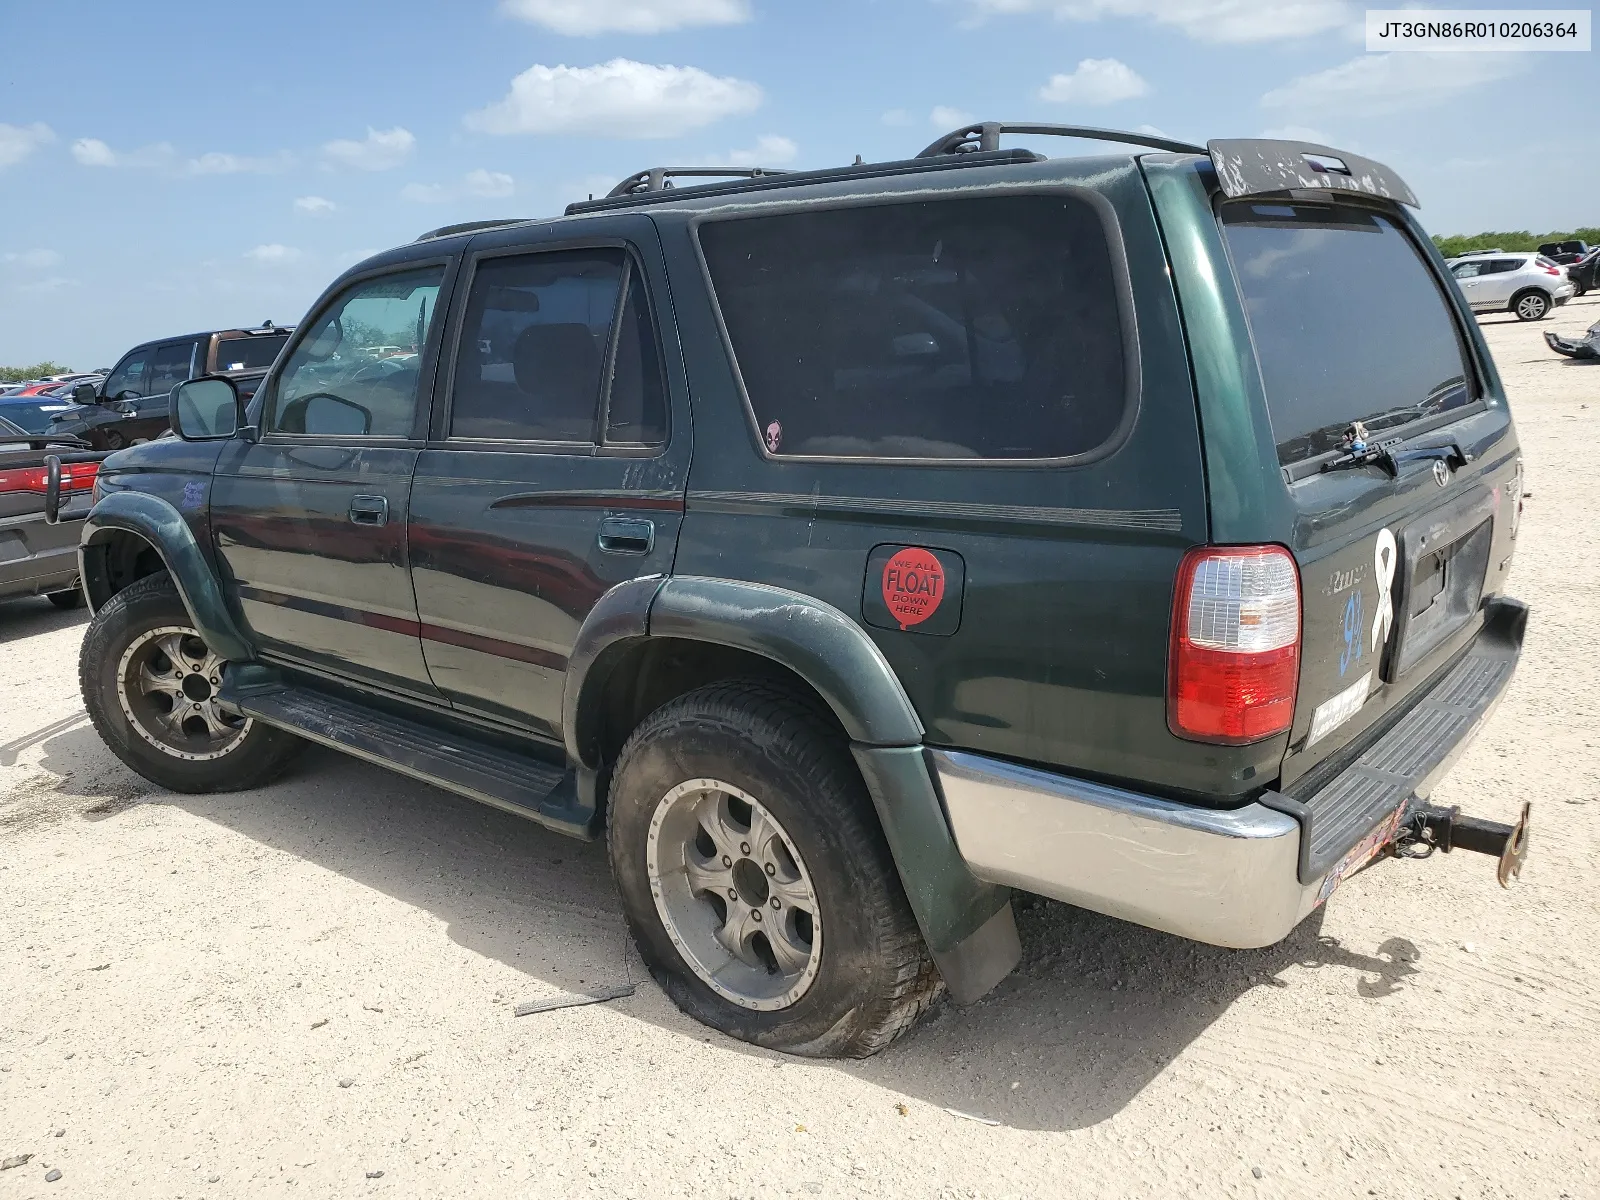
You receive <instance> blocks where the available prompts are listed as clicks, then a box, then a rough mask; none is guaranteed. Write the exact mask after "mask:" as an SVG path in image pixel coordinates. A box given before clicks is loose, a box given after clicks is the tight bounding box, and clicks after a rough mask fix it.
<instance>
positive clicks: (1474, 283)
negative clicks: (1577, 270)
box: [1449, 250, 1573, 321]
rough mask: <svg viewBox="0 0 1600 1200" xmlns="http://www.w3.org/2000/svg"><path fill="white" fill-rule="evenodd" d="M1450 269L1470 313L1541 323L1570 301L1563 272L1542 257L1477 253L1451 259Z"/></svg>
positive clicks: (1536, 255)
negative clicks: (1510, 315)
mask: <svg viewBox="0 0 1600 1200" xmlns="http://www.w3.org/2000/svg"><path fill="white" fill-rule="evenodd" d="M1449 267H1450V273H1451V274H1452V275H1454V276H1455V277H1456V284H1457V286H1459V287H1460V288H1461V294H1462V295H1463V296H1465V297H1466V298H1467V303H1468V304H1470V305H1471V306H1472V311H1473V312H1512V313H1516V314H1517V319H1518V320H1520V321H1542V320H1543V319H1544V318H1545V317H1547V316H1549V315H1550V310H1551V309H1552V308H1555V307H1557V306H1558V305H1562V304H1565V303H1566V302H1567V301H1568V300H1570V299H1572V291H1573V287H1572V280H1570V279H1568V278H1567V272H1566V269H1565V268H1563V267H1558V266H1557V265H1556V264H1555V263H1553V262H1551V261H1550V260H1549V259H1548V258H1546V257H1545V256H1544V255H1542V254H1529V253H1522V254H1505V253H1502V252H1501V251H1498V250H1488V251H1480V252H1478V253H1476V254H1464V255H1462V256H1461V257H1460V258H1452V259H1451V260H1450V262H1449Z"/></svg>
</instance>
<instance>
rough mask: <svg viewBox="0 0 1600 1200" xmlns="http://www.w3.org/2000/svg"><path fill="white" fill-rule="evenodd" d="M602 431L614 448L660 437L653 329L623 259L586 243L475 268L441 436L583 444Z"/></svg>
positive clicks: (662, 423) (639, 287)
mask: <svg viewBox="0 0 1600 1200" xmlns="http://www.w3.org/2000/svg"><path fill="white" fill-rule="evenodd" d="M624 295H625V296H626V300H627V303H626V304H624V305H622V309H621V314H620V319H619V313H618V303H619V300H621V299H622V298H623V297H624ZM614 334H615V336H614ZM607 384H609V386H606V385H607ZM602 430H603V431H604V441H605V442H606V443H607V444H623V445H648V444H653V443H657V442H660V441H662V440H663V439H664V436H665V430H666V407H665V399H664V393H663V390H662V385H661V368H660V360H659V358H658V356H657V353H656V342H655V332H654V327H653V325H652V323H651V321H650V314H649V309H648V306H647V304H646V302H645V297H644V287H643V284H642V281H640V280H639V279H638V278H637V276H636V274H635V272H634V270H633V267H632V264H631V262H630V260H629V259H628V256H627V255H626V254H625V253H624V252H623V251H622V250H618V249H603V248H597V249H593V250H568V251H550V252H547V253H543V254H526V255H515V256H511V257H505V258H491V259H486V260H484V261H483V262H481V263H480V264H479V265H478V268H477V272H476V273H475V275H474V277H473V281H472V291H471V294H470V296H469V297H468V301H467V312H466V316H465V318H464V319H463V321H462V329H461V347H460V351H459V353H458V355H457V360H456V371H455V384H454V389H453V391H452V396H451V406H450V436H451V437H457V438H483V439H490V440H496V441H533V442H588V443H594V442H595V440H596V438H597V435H599V434H600V433H601V431H602Z"/></svg>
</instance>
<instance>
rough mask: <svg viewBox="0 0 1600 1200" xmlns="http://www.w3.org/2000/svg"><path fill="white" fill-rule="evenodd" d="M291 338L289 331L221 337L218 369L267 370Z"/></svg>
mask: <svg viewBox="0 0 1600 1200" xmlns="http://www.w3.org/2000/svg"><path fill="white" fill-rule="evenodd" d="M288 340H289V335H288V334H287V333H263V334H260V335H258V336H256V337H235V338H220V339H218V341H217V370H219V371H265V370H266V369H267V368H268V367H270V366H271V365H272V360H273V359H275V358H277V357H278V351H279V350H282V349H283V344H284V343H285V342H287V341H288Z"/></svg>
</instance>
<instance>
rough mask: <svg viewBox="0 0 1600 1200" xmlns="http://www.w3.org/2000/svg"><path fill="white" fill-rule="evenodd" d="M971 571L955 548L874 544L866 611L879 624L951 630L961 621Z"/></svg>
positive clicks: (941, 633) (865, 588)
mask: <svg viewBox="0 0 1600 1200" xmlns="http://www.w3.org/2000/svg"><path fill="white" fill-rule="evenodd" d="M966 573H967V572H966V564H965V563H964V562H963V561H962V559H961V556H960V555H959V554H957V553H956V552H955V551H953V550H933V549H930V548H929V547H927V546H892V545H891V546H877V547H874V549H873V551H872V553H871V554H870V555H868V557H867V574H866V579H865V581H864V583H863V588H862V596H861V615H862V617H863V618H864V619H865V620H866V622H867V624H868V625H873V626H876V627H877V628H879V629H896V630H900V631H901V632H914V633H929V634H934V635H936V636H948V635H949V634H952V633H954V632H955V631H956V629H957V628H958V627H959V626H960V624H961V596H962V589H963V587H964V585H965V582H966Z"/></svg>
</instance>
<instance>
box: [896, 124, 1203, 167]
mask: <svg viewBox="0 0 1600 1200" xmlns="http://www.w3.org/2000/svg"><path fill="white" fill-rule="evenodd" d="M1003 133H1042V134H1047V135H1049V136H1051V137H1073V138H1089V139H1090V140H1092V141H1096V142H1125V143H1127V144H1128V145H1130V146H1149V147H1150V148H1151V149H1152V150H1170V151H1172V152H1173V153H1174V154H1204V153H1205V152H1206V148H1205V147H1204V146H1196V145H1194V144H1192V143H1190V142H1180V141H1178V140H1177V139H1176V138H1169V137H1161V136H1160V135H1159V134H1153V133H1128V132H1127V131H1126V130H1122V129H1096V128H1094V127H1093V126H1090V125H1036V124H1031V123H1030V124H1025V123H1022V122H1017V121H978V122H976V123H974V124H972V125H968V126H965V127H964V128H962V129H954V130H951V131H950V132H949V133H947V134H945V135H944V136H943V137H942V138H940V139H939V140H938V141H936V142H934V143H933V145H931V146H929V147H928V148H927V149H926V150H924V151H922V153H920V154H918V155H917V157H918V158H938V157H939V156H941V155H944V154H971V153H973V152H974V151H977V150H998V149H1000V135H1001V134H1003Z"/></svg>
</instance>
